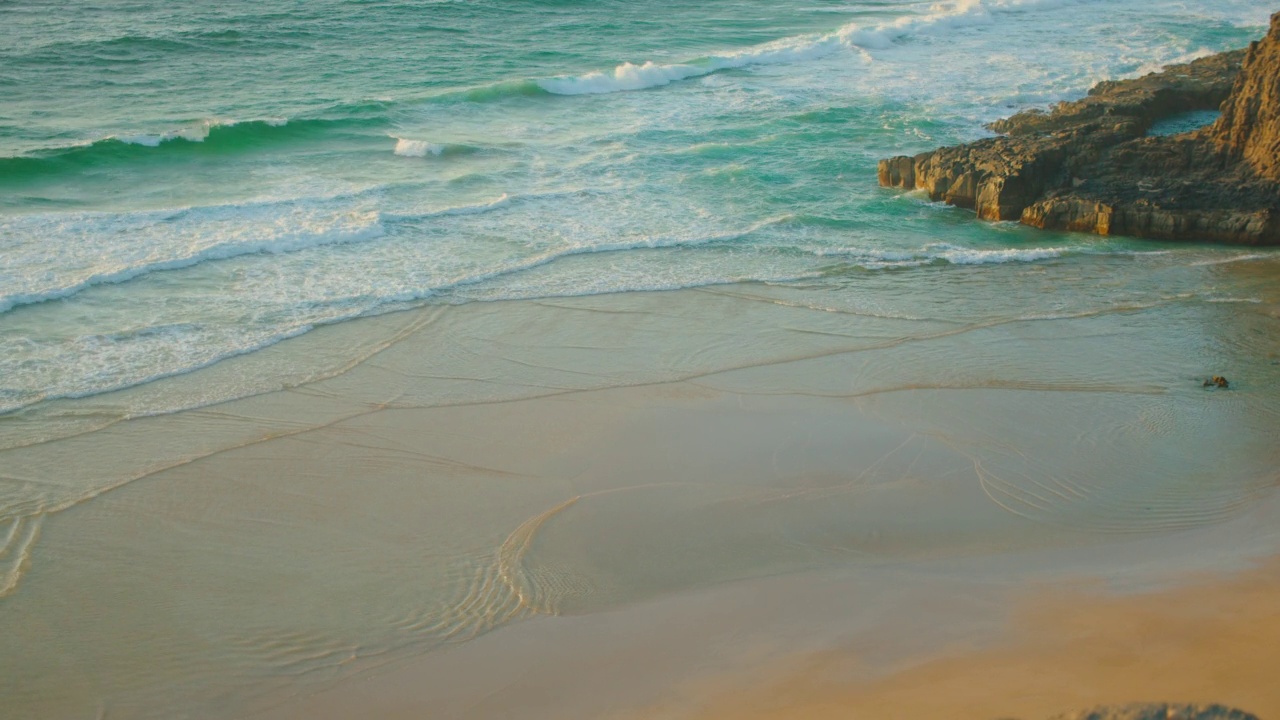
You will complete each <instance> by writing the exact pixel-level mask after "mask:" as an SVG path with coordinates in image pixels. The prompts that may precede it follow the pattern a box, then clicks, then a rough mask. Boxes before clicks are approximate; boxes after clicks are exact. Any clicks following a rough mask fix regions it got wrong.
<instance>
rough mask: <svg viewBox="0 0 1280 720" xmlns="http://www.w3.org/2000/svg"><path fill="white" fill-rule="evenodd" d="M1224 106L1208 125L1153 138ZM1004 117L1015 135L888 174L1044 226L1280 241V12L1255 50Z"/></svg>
mask: <svg viewBox="0 0 1280 720" xmlns="http://www.w3.org/2000/svg"><path fill="white" fill-rule="evenodd" d="M1219 108H1220V109H1221V111H1222V115H1221V116H1220V117H1219V118H1218V120H1217V121H1216V122H1215V123H1214V124H1212V125H1210V126H1208V127H1205V128H1201V129H1199V130H1196V131H1193V132H1190V133H1184V134H1181V135H1171V136H1164V137H1148V136H1147V132H1148V130H1149V129H1150V128H1151V126H1152V124H1154V123H1155V122H1157V121H1159V120H1161V119H1164V118H1168V117H1170V116H1174V115H1178V114H1180V113H1184V112H1190V111H1195V110H1211V109H1219ZM990 128H991V129H992V130H994V131H995V132H997V133H1000V134H1001V135H1000V136H999V137H994V138H987V139H984V140H979V141H977V142H974V143H969V144H966V145H957V146H955V147H948V148H939V149H938V150H934V151H933V152H926V153H921V154H919V155H916V156H914V157H908V156H899V157H894V158H889V159H887V160H881V161H880V166H879V178H880V184H881V185H884V186H886V187H900V188H906V189H920V190H924V191H925V192H927V193H928V195H929V197H930V199H932V200H941V201H945V202H947V203H950V204H952V205H956V206H959V207H965V208H971V209H973V210H975V211H977V213H978V217H981V218H984V219H987V220H1019V221H1021V222H1023V223H1025V224H1027V225H1031V226H1034V227H1039V228H1048V229H1056V230H1077V231H1085V232H1094V233H1098V234H1100V235H1112V234H1115V235H1132V236H1137V237H1146V238H1156V239H1163V240H1190V241H1207V242H1223V243H1238V244H1246V245H1277V244H1280V13H1276V14H1275V15H1273V16H1272V17H1271V28H1270V31H1269V32H1268V34H1267V36H1266V37H1265V38H1263V39H1262V40H1261V41H1257V42H1254V43H1252V44H1250V46H1249V47H1248V48H1247V49H1244V50H1236V51H1232V52H1226V53H1221V54H1218V55H1213V56H1211V57H1206V58H1201V59H1199V60H1196V61H1194V62H1191V63H1187V64H1185V65H1171V66H1169V67H1166V68H1165V69H1164V70H1162V71H1161V72H1159V73H1152V74H1150V75H1147V76H1145V77H1141V78H1135V79H1132V80H1122V81H1118V82H1114V81H1108V82H1102V83H1099V84H1098V85H1096V86H1095V87H1094V88H1093V89H1092V90H1090V91H1089V94H1088V96H1087V97H1085V98H1083V99H1081V100H1077V101H1074V102H1066V103H1060V104H1058V105H1057V106H1055V107H1054V108H1053V109H1052V111H1051V112H1048V113H1045V112H1041V111H1038V110H1028V111H1023V112H1020V113H1018V114H1017V115H1014V116H1013V117H1010V118H1007V119H1004V120H1000V121H997V122H995V123H992V124H991V126H990Z"/></svg>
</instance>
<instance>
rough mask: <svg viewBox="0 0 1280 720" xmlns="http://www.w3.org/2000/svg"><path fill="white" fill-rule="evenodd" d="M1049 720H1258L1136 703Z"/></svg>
mask: <svg viewBox="0 0 1280 720" xmlns="http://www.w3.org/2000/svg"><path fill="white" fill-rule="evenodd" d="M1049 720H1258V716H1256V715H1253V714H1251V713H1247V712H1245V711H1243V710H1236V709H1235V708H1229V707H1226V706H1225V705H1178V704H1169V703H1135V704H1132V705H1113V706H1109V707H1099V708H1094V709H1092V710H1085V711H1082V712H1076V713H1067V714H1065V715H1055V716H1053V717H1052V718H1049Z"/></svg>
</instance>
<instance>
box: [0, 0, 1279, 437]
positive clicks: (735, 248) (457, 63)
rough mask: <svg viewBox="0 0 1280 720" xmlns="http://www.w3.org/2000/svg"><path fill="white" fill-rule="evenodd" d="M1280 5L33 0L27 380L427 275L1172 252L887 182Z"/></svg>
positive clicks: (163, 371) (4, 17) (7, 408)
mask: <svg viewBox="0 0 1280 720" xmlns="http://www.w3.org/2000/svg"><path fill="white" fill-rule="evenodd" d="M1104 9H1105V12H1104V11H1103V10H1104ZM1265 16H1266V12H1265V9H1264V8H1261V7H1259V6H1258V4H1257V3H1256V2H1253V1H1252V0H1224V1H1223V2H1217V3H1213V4H1212V6H1206V7H1201V6H1200V5H1199V4H1196V3H1187V2H1181V1H1174V0H1162V1H1153V2H1126V3H1120V4H1118V3H1113V2H1108V3H1101V2H1090V1H1088V0H1075V1H1071V0H1045V1H1041V2H1036V1H1034V0H986V1H982V0H963V1H961V2H957V3H939V4H934V3H920V2H893V1H887V0H875V1H874V2H871V1H868V2H810V1H805V2H797V1H795V0H784V1H782V2H771V3H747V2H698V3H686V2H660V3H644V4H639V3H622V2H597V3H576V2H532V1H529V2H501V3H499V2H337V1H336V0H324V1H320V2H308V3H297V4H294V3H271V2H269V3H262V2H252V3H251V2H225V3H218V4H216V5H214V6H210V7H203V6H196V5H192V4H186V3H147V2H136V3H135V2H131V3H110V4H102V5H88V4H81V3H71V4H55V5H49V4H45V3H31V2H9V3H5V4H3V5H0V68H3V71H2V72H0V95H2V96H3V97H4V100H3V102H0V412H12V411H15V410H17V409H20V408H23V407H27V406H30V405H33V404H38V403H40V402H42V401H44V400H47V399H50V398H57V397H79V396H85V395H93V394H96V393H101V392H104V391H109V390H113V389H117V388H123V387H129V386H134V385H137V384H139V383H144V382H147V381H149V380H152V379H155V378H159V377H163V376H167V375H173V374H180V373H184V372H187V371H190V370H192V369H194V368H198V367H202V366H206V365H208V364H210V363H213V362H216V361H218V360H219V359H222V358H226V357H228V356H232V355H236V354H243V353H245V352H249V351H253V350H255V349H259V348H262V347H266V346H269V345H271V344H273V343H275V342H278V341H279V340H281V339H283V338H286V337H290V336H294V335H297V334H300V333H304V332H306V331H308V330H309V329H312V328H314V327H316V326H319V325H323V324H327V323H333V322H338V321H342V320H345V319H349V318H354V317H358V316H363V315H369V314H376V313H381V312H385V311H388V310H393V309H398V308H403V307H406V306H410V305H415V304H420V303H438V302H447V303H457V302H467V301H474V300H489V299H500V298H529V297H547V296H561V295H584V294H593V293H604V292H615V291H642V290H653V289H663V288H677V287H693V286H701V285H710V284H718V283H726V282H733V281H742V280H761V281H793V280H797V279H814V278H822V277H833V276H836V277H839V276H842V275H847V274H848V273H858V272H867V271H872V272H879V271H883V270H888V269H906V270H910V269H911V268H917V267H920V266H933V265H938V264H949V265H963V264H975V263H978V264H981V263H1008V262H1044V261H1050V260H1058V259H1061V258H1064V257H1065V258H1071V257H1074V256H1077V255H1081V254H1099V253H1101V254H1107V253H1122V254H1129V253H1133V252H1146V251H1148V250H1149V249H1151V247H1152V246H1150V245H1142V244H1131V243H1128V242H1125V241H1123V240H1108V241H1104V240H1099V239H1097V238H1091V237H1074V236H1050V235H1042V234H1034V233H1030V232H1026V231H1023V230H1021V229H1018V228H1010V227H1007V226H991V225H980V224H976V223H969V222H967V219H966V216H965V215H964V214H963V213H962V212H961V211H956V210H949V209H939V208H936V207H933V206H930V205H928V204H926V203H924V202H922V201H921V200H920V199H919V198H916V197H909V196H908V197H903V196H900V195H897V194H895V193H891V192H887V191H883V190H881V189H880V188H877V187H876V185H875V178H874V168H875V161H876V160H877V159H878V158H879V157H882V156H886V155H889V154H894V153H902V152H916V151H920V150H924V149H927V148H930V147H933V146H936V145H939V144H943V143H952V142H957V141H963V140H970V139H973V138H975V137H978V136H980V135H982V134H983V133H984V132H985V131H984V130H983V129H982V124H983V122H985V121H988V120H991V119H993V118H995V117H999V116H1002V115H1006V114H1008V113H1010V112H1012V111H1013V110H1015V109H1017V108H1020V107H1024V106H1031V105H1045V104H1047V103H1050V102H1052V101H1055V100H1058V99H1061V98H1066V97H1074V96H1077V95H1079V94H1081V93H1082V92H1083V91H1084V90H1085V89H1086V88H1087V87H1088V86H1089V85H1090V84H1092V83H1093V82H1095V81H1097V80H1099V79H1102V78H1106V77H1116V76H1122V75H1132V74H1135V73H1139V72H1144V71H1147V70H1149V69H1152V68H1154V67H1156V66H1158V65H1159V64H1161V63H1164V62H1168V61H1173V60H1179V59H1185V58H1188V57H1192V56H1196V55H1200V54H1206V53H1209V52H1212V51H1217V50H1222V49H1225V48H1230V47H1236V46H1240V45H1243V44H1244V43H1246V42H1247V41H1248V40H1249V39H1251V38H1253V37H1256V36H1257V35H1258V33H1259V28H1260V27H1261V26H1262V24H1263V23H1264V22H1265V20H1266V17H1265ZM1063 27H1070V28H1072V30H1071V32H1069V33H1064V32H1062V31H1061V28H1063ZM1176 252H1180V253H1183V252H1185V253H1187V254H1188V257H1189V258H1191V259H1193V260H1194V259H1195V258H1199V257H1200V256H1201V255H1203V254H1206V253H1208V254H1210V255H1213V254H1215V253H1217V254H1221V253H1223V252H1230V251H1220V250H1208V249H1204V248H1190V249H1185V250H1184V249H1179V250H1177V251H1176ZM1192 256H1194V257H1192ZM911 277H912V276H911V275H910V273H909V272H908V273H906V274H904V275H902V280H901V281H902V283H904V284H907V285H909V284H910V283H911Z"/></svg>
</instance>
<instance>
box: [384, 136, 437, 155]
mask: <svg viewBox="0 0 1280 720" xmlns="http://www.w3.org/2000/svg"><path fill="white" fill-rule="evenodd" d="M395 141H396V148H395V150H394V151H393V152H395V154H396V155H399V156H401V157H426V156H428V155H432V156H439V155H442V154H444V145H438V144H436V143H431V142H427V141H426V140H410V139H408V138H399V137H398V138H395Z"/></svg>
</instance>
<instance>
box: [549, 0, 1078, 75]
mask: <svg viewBox="0 0 1280 720" xmlns="http://www.w3.org/2000/svg"><path fill="white" fill-rule="evenodd" d="M1075 1H1076V0H958V1H957V2H952V3H937V4H935V5H932V6H930V8H929V9H928V11H927V12H924V13H920V14H913V15H905V16H903V17H900V18H898V19H897V20H894V21H892V22H887V23H880V24H876V25H862V24H859V23H851V24H849V25H845V26H843V27H841V28H839V29H838V30H836V31H834V32H831V33H826V34H811V35H800V36H795V37H789V38H783V39H780V40H776V41H773V42H770V43H765V44H763V45H758V46H756V47H753V48H748V49H746V50H742V51H739V52H731V53H725V54H719V55H710V56H708V57H705V58H700V59H697V60H691V61H688V62H684V63H675V64H659V63H654V62H652V61H648V62H645V63H643V64H640V65H636V64H634V63H630V62H625V63H622V64H621V65H618V66H617V67H615V68H614V69H613V70H611V71H596V72H591V73H587V74H585V75H577V76H573V75H565V76H560V77H555V78H546V79H542V80H538V81H537V83H538V86H539V87H541V88H542V89H543V90H546V91H547V92H549V93H553V94H556V95H587V94H601V93H612V92H622V91H628V90H644V89H648V88H654V87H661V86H663V85H668V84H670V83H672V82H676V81H678V80H686V79H689V78H693V77H700V76H702V75H708V74H710V73H714V72H718V71H721V70H728V69H733V68H741V67H747V66H750V65H776V64H784V63H797V62H804V61H807V60H815V59H818V58H822V57H826V56H827V55H830V54H832V53H834V52H837V51H839V50H848V49H853V50H860V51H867V50H885V49H888V48H891V47H893V45H894V44H895V43H897V42H898V41H900V40H902V39H903V38H906V37H908V36H911V35H916V34H938V33H939V32H946V31H948V30H953V29H957V28H962V27H970V26H974V25H986V24H990V23H992V22H994V16H995V15H997V14H999V13H1006V12H1014V11H1018V10H1025V9H1029V8H1033V7H1039V6H1056V5H1061V4H1065V3H1069V2H1075Z"/></svg>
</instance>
